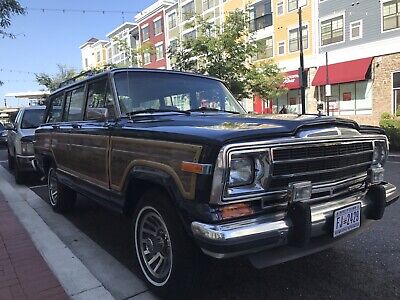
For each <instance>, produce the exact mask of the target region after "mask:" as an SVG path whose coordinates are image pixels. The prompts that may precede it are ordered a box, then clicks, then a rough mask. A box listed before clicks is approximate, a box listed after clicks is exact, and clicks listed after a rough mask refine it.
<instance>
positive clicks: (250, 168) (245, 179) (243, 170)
mask: <svg viewBox="0 0 400 300" xmlns="http://www.w3.org/2000/svg"><path fill="white" fill-rule="evenodd" d="M253 181H254V160H253V159H252V158H250V157H232V159H231V162H230V171H229V183H228V185H229V187H237V186H243V185H249V184H251V183H252V182H253Z"/></svg>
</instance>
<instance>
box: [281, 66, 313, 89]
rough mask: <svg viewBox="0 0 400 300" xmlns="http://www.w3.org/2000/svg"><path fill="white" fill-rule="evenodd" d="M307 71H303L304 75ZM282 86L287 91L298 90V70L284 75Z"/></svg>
mask: <svg viewBox="0 0 400 300" xmlns="http://www.w3.org/2000/svg"><path fill="white" fill-rule="evenodd" d="M307 71H308V69H305V70H304V72H305V73H306V72H307ZM283 85H284V86H285V87H286V88H287V89H289V90H295V89H299V88H300V77H299V70H294V71H290V72H286V73H285V79H284V80H283Z"/></svg>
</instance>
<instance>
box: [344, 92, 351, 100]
mask: <svg viewBox="0 0 400 300" xmlns="http://www.w3.org/2000/svg"><path fill="white" fill-rule="evenodd" d="M342 99H343V101H351V92H346V93H343V98H342Z"/></svg>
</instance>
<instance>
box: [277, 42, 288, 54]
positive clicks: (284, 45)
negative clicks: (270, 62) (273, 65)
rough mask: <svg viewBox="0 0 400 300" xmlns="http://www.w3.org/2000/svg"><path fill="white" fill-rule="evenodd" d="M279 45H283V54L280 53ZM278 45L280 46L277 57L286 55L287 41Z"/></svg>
mask: <svg viewBox="0 0 400 300" xmlns="http://www.w3.org/2000/svg"><path fill="white" fill-rule="evenodd" d="M279 44H283V53H279ZM277 45H278V51H277V53H276V55H277V56H283V55H286V41H279V42H278V43H277Z"/></svg>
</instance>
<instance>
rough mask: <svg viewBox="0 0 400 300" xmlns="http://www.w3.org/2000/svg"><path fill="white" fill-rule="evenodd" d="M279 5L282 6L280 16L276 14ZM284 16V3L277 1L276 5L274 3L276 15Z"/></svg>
mask: <svg viewBox="0 0 400 300" xmlns="http://www.w3.org/2000/svg"><path fill="white" fill-rule="evenodd" d="M279 4H282V13H281V14H279V13H278V6H279ZM284 14H285V1H279V2H278V3H276V15H277V16H283V15H284Z"/></svg>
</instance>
